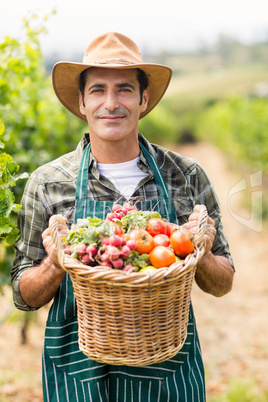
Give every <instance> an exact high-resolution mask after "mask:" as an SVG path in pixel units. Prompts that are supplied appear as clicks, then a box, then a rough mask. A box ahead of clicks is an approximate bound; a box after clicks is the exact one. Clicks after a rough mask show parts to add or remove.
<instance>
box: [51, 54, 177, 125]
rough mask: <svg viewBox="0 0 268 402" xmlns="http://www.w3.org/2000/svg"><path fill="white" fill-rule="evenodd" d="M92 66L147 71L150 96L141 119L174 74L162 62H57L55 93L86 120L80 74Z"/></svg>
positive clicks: (54, 80) (53, 80)
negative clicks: (81, 109)
mask: <svg viewBox="0 0 268 402" xmlns="http://www.w3.org/2000/svg"><path fill="white" fill-rule="evenodd" d="M90 67H98V68H116V69H122V70H125V69H133V68H140V69H141V70H143V71H144V72H145V74H146V75H147V77H148V80H149V90H150V98H149V102H148V105H147V109H146V110H145V111H144V112H143V113H141V115H140V119H141V118H142V117H144V116H146V115H147V114H148V113H149V112H150V111H151V110H152V109H153V108H154V107H155V106H156V105H157V103H158V102H159V101H160V99H161V98H162V97H163V95H164V93H165V92H166V89H167V87H168V85H169V82H170V79H171V76H172V70H171V68H170V67H167V66H164V65H161V64H147V63H142V64H133V65H129V64H128V65H125V64H124V65H122V64H112V63H111V64H102V65H100V64H94V65H93V64H92V65H87V64H84V63H74V62H64V61H61V62H58V63H56V64H55V65H54V67H53V70H52V83H53V88H54V91H55V94H56V95H57V97H58V99H59V100H60V102H61V103H62V104H63V105H64V106H65V107H66V109H68V110H69V111H70V112H71V113H73V114H74V115H75V116H77V117H79V118H80V119H81V120H84V121H87V120H86V116H85V115H83V114H82V113H80V109H79V76H80V74H81V73H82V72H83V71H84V70H86V69H88V68H90Z"/></svg>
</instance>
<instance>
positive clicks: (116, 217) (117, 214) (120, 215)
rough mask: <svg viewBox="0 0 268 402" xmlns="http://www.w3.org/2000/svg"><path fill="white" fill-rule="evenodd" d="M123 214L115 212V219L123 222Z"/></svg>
mask: <svg viewBox="0 0 268 402" xmlns="http://www.w3.org/2000/svg"><path fill="white" fill-rule="evenodd" d="M122 216H123V215H122V214H121V213H120V212H115V213H114V219H118V220H119V221H121V219H122Z"/></svg>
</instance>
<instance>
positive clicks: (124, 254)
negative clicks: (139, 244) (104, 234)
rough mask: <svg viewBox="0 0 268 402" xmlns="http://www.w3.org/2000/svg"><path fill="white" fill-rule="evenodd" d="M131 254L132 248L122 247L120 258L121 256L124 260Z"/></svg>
mask: <svg viewBox="0 0 268 402" xmlns="http://www.w3.org/2000/svg"><path fill="white" fill-rule="evenodd" d="M130 253H131V250H130V248H129V247H128V246H127V245H126V246H123V247H121V250H120V256H121V257H122V258H127V257H128V256H129V254H130Z"/></svg>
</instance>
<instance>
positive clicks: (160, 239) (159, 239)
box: [154, 234, 170, 247]
mask: <svg viewBox="0 0 268 402" xmlns="http://www.w3.org/2000/svg"><path fill="white" fill-rule="evenodd" d="M169 245H170V240H169V237H168V236H167V235H165V234H158V235H156V236H154V246H155V247H156V246H164V247H168V246H169Z"/></svg>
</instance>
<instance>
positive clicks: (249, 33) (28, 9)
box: [0, 0, 268, 61]
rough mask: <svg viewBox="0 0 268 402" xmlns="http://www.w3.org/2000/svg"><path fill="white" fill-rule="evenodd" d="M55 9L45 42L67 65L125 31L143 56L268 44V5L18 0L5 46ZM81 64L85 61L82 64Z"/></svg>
mask: <svg viewBox="0 0 268 402" xmlns="http://www.w3.org/2000/svg"><path fill="white" fill-rule="evenodd" d="M53 9H55V10H56V14H55V15H52V16H50V17H49V19H48V21H47V22H46V24H45V27H46V28H47V30H48V33H47V34H46V35H42V36H41V37H40V42H41V46H42V50H43V52H44V54H45V55H47V54H52V53H57V54H60V55H61V56H62V57H63V60H71V58H70V57H71V55H72V54H74V53H76V54H77V53H79V54H80V53H81V59H82V56H83V54H84V52H85V49H86V48H87V46H88V44H89V43H90V42H91V40H92V39H94V38H95V37H96V36H98V35H100V34H102V33H105V32H108V31H117V32H121V33H123V34H125V35H127V36H129V37H130V38H132V39H133V40H134V41H135V42H136V43H137V44H138V46H139V48H140V50H141V52H145V51H146V52H152V53H157V52H159V51H163V50H168V51H174V52H177V51H185V50H192V49H195V48H197V47H201V46H202V45H204V44H206V45H210V44H212V43H214V42H215V41H216V39H217V38H218V36H219V35H220V34H224V35H226V36H230V37H233V38H235V39H238V40H240V41H243V42H245V43H250V42H254V41H260V40H268V0H221V1H219V0H161V1H159V0H135V1H128V0H124V1H123V0H94V1H92V0H91V1H90V0H87V1H86V0H75V1H73V2H70V0H42V2H41V1H39V0H23V1H22V0H13V1H5V2H4V5H3V7H1V12H0V41H1V42H2V41H3V40H4V37H5V36H7V35H8V36H11V37H13V38H20V35H21V29H22V21H23V18H24V17H25V16H27V15H29V13H38V15H40V16H41V17H42V18H43V16H45V15H46V14H50V13H51V11H52V10H53ZM77 61H80V60H77Z"/></svg>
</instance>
